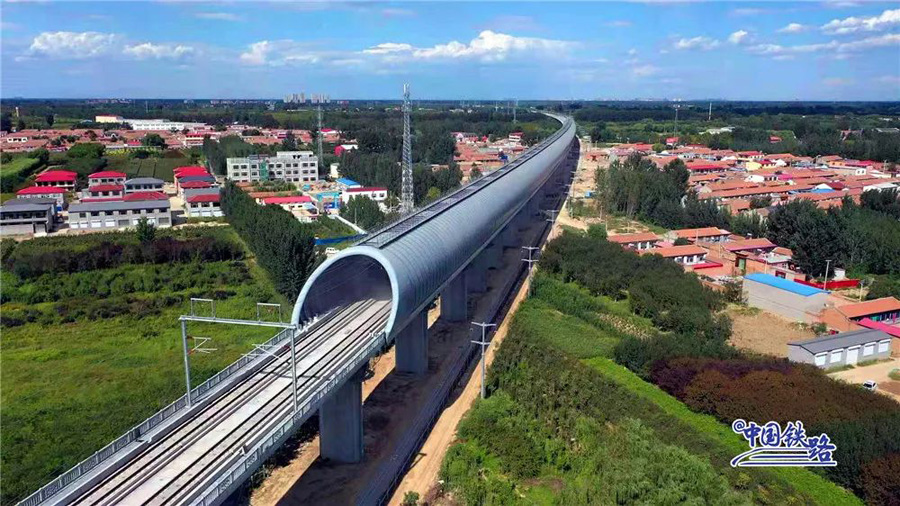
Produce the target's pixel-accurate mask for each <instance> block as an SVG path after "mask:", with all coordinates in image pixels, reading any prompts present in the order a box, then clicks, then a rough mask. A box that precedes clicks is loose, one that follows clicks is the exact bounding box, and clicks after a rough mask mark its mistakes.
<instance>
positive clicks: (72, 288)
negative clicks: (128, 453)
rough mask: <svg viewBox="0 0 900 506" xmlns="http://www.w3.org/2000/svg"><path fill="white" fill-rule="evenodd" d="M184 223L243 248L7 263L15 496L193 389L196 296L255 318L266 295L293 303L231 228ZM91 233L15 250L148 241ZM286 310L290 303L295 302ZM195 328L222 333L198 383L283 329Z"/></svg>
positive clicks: (6, 465) (6, 421)
mask: <svg viewBox="0 0 900 506" xmlns="http://www.w3.org/2000/svg"><path fill="white" fill-rule="evenodd" d="M172 234H173V235H175V234H176V233H174V232H173V233H172ZM178 234H182V236H179V237H177V239H178V240H185V239H195V240H200V241H201V243H200V244H202V243H203V241H209V240H210V239H212V240H216V241H221V242H222V243H226V242H227V243H231V244H235V243H236V245H237V246H238V249H237V250H233V251H236V254H234V253H233V254H232V258H231V259H228V260H220V261H203V260H201V259H199V258H196V257H195V258H194V259H193V260H191V259H190V255H188V256H187V257H186V258H180V259H179V260H183V261H175V262H169V263H163V264H158V263H128V262H127V261H119V260H117V262H118V263H117V264H115V265H113V266H111V267H108V268H89V267H90V265H88V264H85V265H86V267H77V266H75V267H71V268H70V271H72V270H75V271H77V272H67V273H60V272H44V273H43V274H42V273H40V272H36V271H34V270H23V269H21V268H20V269H12V270H11V269H8V268H6V266H5V268H4V270H3V274H2V275H3V279H2V281H3V286H4V293H3V305H2V307H0V309H2V312H3V316H4V319H3V329H2V331H3V354H2V363H0V381H2V384H3V390H2V395H0V405H2V409H3V429H4V430H3V433H2V445H3V449H4V451H3V454H2V460H0V470H2V474H3V478H4V486H3V490H2V503H3V504H11V503H13V502H15V501H17V500H20V499H22V498H23V497H25V496H26V495H27V494H28V493H30V492H32V491H33V490H35V489H37V488H38V487H40V486H41V485H42V484H43V483H45V482H47V481H49V480H50V479H52V478H53V477H54V476H56V475H57V474H59V473H61V472H64V471H65V470H67V469H68V468H70V467H71V466H73V465H74V464H76V463H77V462H79V461H80V460H82V459H84V458H85V457H87V456H89V455H91V454H92V453H93V452H94V451H96V450H98V449H100V448H101V447H103V446H104V445H105V444H106V443H108V442H109V441H110V440H112V439H114V438H115V437H118V436H119V435H120V434H121V433H123V432H124V431H126V430H127V429H129V428H130V427H132V426H134V425H136V424H138V423H140V422H141V421H142V420H143V419H145V418H146V417H147V416H149V415H151V414H153V413H154V412H155V411H157V410H158V409H160V408H162V407H164V406H166V405H167V404H169V403H170V402H172V401H173V400H175V399H176V398H178V397H180V396H181V395H183V393H184V388H185V385H184V369H183V362H182V344H181V332H180V327H179V323H178V316H179V315H181V314H185V313H187V312H188V311H189V303H188V299H189V298H190V297H208V298H215V299H216V314H217V315H219V316H228V317H235V318H255V303H256V302H280V303H285V302H286V301H285V300H283V298H282V297H281V296H279V295H278V294H277V293H276V292H275V290H274V289H273V287H272V285H271V282H270V280H269V279H268V277H267V275H266V274H265V273H264V272H263V271H262V270H261V269H260V268H259V267H257V266H256V264H255V261H254V260H253V259H252V258H250V257H249V256H248V255H249V254H248V253H247V252H246V249H245V248H244V246H243V243H242V242H240V240H239V239H238V238H237V235H236V234H235V233H234V231H233V230H232V229H231V228H230V227H210V228H206V227H198V228H195V229H192V230H190V231H189V232H178ZM185 235H188V236H192V237H184V236H185ZM85 237H86V238H59V239H78V240H77V241H74V242H72V243H71V245H66V244H65V243H64V242H63V241H56V240H51V241H48V242H46V243H44V244H42V245H40V244H38V245H35V244H30V243H34V242H35V241H29V242H28V243H22V244H21V245H19V246H16V248H17V249H18V248H19V247H22V248H24V250H23V251H13V253H12V255H9V256H8V258H7V260H10V259H12V260H15V259H23V258H26V257H27V256H35V255H50V254H56V255H60V253H59V250H61V249H67V250H71V251H72V252H73V253H74V254H75V258H78V257H81V256H84V255H89V256H97V254H96V253H95V254H93V255H92V254H91V252H92V251H102V250H98V249H97V248H98V246H97V243H98V242H102V241H107V242H113V243H118V244H129V243H133V242H136V241H134V239H133V234H130V233H120V234H98V235H97V237H89V236H85ZM52 239H57V238H52ZM212 249H215V248H212ZM54 252H56V253H54ZM242 252H243V253H242ZM4 256H7V254H6V252H4ZM42 258H46V257H42ZM53 258H61V257H59V256H57V257H53ZM20 267H21V266H20ZM13 270H16V271H21V272H22V275H17V274H16V273H14V272H13ZM284 310H285V314H287V311H289V310H290V308H288V307H287V306H285V309H284ZM200 311H203V312H206V311H209V308H208V307H202V308H199V309H198V312H200ZM188 333H189V334H190V335H191V336H197V337H209V338H211V341H209V342H207V343H206V344H205V345H204V347H206V348H212V349H213V350H212V351H211V352H210V353H193V354H192V355H191V375H192V377H191V379H192V382H193V384H194V385H196V384H199V383H200V382H202V381H204V380H205V379H206V378H208V377H210V376H211V375H213V374H214V373H215V372H217V371H219V370H221V369H222V368H223V367H224V366H226V365H227V364H229V363H230V362H232V361H234V360H235V359H237V358H238V357H239V356H240V355H242V354H243V353H246V352H247V351H249V350H251V349H252V343H259V342H262V341H264V340H266V339H268V338H269V337H271V336H272V335H273V334H274V332H273V330H272V329H267V328H254V327H246V326H241V327H237V326H226V325H214V324H189V325H188ZM195 342H196V341H194V340H191V344H192V345H193V344H194V343H195Z"/></svg>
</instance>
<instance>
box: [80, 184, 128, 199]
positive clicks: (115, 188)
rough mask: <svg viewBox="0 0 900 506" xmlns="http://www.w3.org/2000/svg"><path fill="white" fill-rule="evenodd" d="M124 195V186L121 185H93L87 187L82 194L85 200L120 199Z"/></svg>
mask: <svg viewBox="0 0 900 506" xmlns="http://www.w3.org/2000/svg"><path fill="white" fill-rule="evenodd" d="M124 195H125V186H124V185H121V184H95V185H93V186H89V187H88V189H87V190H85V192H84V197H86V198H92V199H97V198H122V197H123V196H124Z"/></svg>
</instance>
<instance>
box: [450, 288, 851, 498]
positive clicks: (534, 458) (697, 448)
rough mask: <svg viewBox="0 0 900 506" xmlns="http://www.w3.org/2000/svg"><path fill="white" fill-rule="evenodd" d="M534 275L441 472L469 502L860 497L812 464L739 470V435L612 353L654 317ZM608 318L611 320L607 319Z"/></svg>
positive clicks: (460, 495) (646, 328)
mask: <svg viewBox="0 0 900 506" xmlns="http://www.w3.org/2000/svg"><path fill="white" fill-rule="evenodd" d="M622 309H623V305H622V303H621V302H613V301H610V300H609V299H606V298H600V297H593V296H591V295H590V294H588V293H587V291H586V290H584V289H582V288H580V287H578V286H577V285H575V284H564V283H562V282H561V281H558V280H556V279H554V278H552V277H550V276H547V275H540V274H539V275H538V276H537V277H536V283H535V292H534V295H533V296H532V297H531V298H530V299H529V300H527V301H526V302H525V303H524V304H523V305H522V306H520V309H519V310H518V312H517V313H516V314H515V316H514V320H513V324H512V325H511V328H510V333H509V335H508V336H507V337H506V339H505V340H504V342H503V344H502V345H501V347H500V349H499V350H498V354H497V357H496V360H495V362H494V365H493V367H492V369H491V371H490V378H489V385H490V390H491V391H492V396H491V398H489V399H488V400H486V401H481V402H479V403H478V404H476V407H475V408H474V409H473V410H472V411H471V412H470V414H469V415H468V416H467V418H466V420H464V422H463V423H462V424H461V426H460V429H459V436H460V441H459V442H458V443H457V444H456V445H454V446H453V447H452V448H451V450H450V452H449V453H448V456H447V458H446V460H445V461H444V465H443V469H442V478H443V479H444V480H446V487H448V488H449V490H451V491H452V492H453V493H454V495H455V497H456V498H458V499H460V500H462V501H463V502H465V503H467V504H508V503H513V502H524V503H532V504H567V505H571V504H609V503H644V504H662V503H666V504H671V503H679V502H690V503H692V504H746V503H765V504H826V505H844V504H861V502H860V501H859V500H858V499H857V498H856V497H855V496H853V495H852V494H850V493H849V492H847V491H845V490H843V489H841V488H840V487H838V486H836V485H834V484H833V483H831V482H829V481H828V480H826V479H824V478H823V477H821V476H820V475H818V474H815V473H814V472H811V471H808V470H805V469H798V468H793V469H749V468H741V469H735V468H732V467H731V466H730V465H729V461H730V459H731V458H732V457H734V456H735V455H737V454H739V453H741V452H742V451H745V450H746V449H747V447H746V444H745V443H744V441H743V439H742V438H741V436H739V435H737V434H734V433H733V432H732V431H731V430H730V428H729V427H727V426H726V425H724V424H722V423H720V422H718V421H717V420H716V419H715V418H713V417H711V416H707V415H701V414H697V413H693V412H691V411H690V409H688V407H687V406H685V405H684V404H683V403H681V402H680V401H678V400H677V399H675V398H674V397H672V396H670V395H668V394H666V393H665V392H663V391H662V390H660V389H659V388H657V387H656V386H654V385H652V384H649V383H647V382H645V381H643V380H642V379H641V378H640V377H638V376H637V375H635V374H634V373H632V372H630V371H628V370H627V369H625V368H624V367H622V366H620V365H617V364H615V363H614V362H612V361H611V360H610V358H609V357H610V356H611V347H612V346H614V345H615V342H617V341H618V340H619V339H621V338H622V336H624V335H627V334H629V333H631V332H632V331H634V329H643V330H646V331H648V332H650V331H651V330H648V328H649V320H646V319H643V318H638V317H635V316H633V315H631V314H626V313H624V312H623V311H622ZM617 313H618V314H617ZM610 316H614V317H616V318H615V319H610Z"/></svg>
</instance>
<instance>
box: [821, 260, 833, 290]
mask: <svg viewBox="0 0 900 506" xmlns="http://www.w3.org/2000/svg"><path fill="white" fill-rule="evenodd" d="M829 267H831V260H825V283H824V284H823V285H822V290H828V268H829Z"/></svg>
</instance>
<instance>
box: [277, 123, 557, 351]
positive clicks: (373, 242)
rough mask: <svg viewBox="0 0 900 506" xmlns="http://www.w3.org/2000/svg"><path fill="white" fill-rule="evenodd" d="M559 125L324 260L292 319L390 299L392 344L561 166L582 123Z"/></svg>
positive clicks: (309, 283)
mask: <svg viewBox="0 0 900 506" xmlns="http://www.w3.org/2000/svg"><path fill="white" fill-rule="evenodd" d="M557 119H559V120H560V121H561V122H562V123H563V126H562V128H560V130H559V131H557V132H556V133H555V134H554V135H553V136H552V137H551V138H549V139H547V140H546V141H545V142H543V143H541V144H540V145H538V146H536V147H534V148H532V149H531V150H528V151H526V153H524V154H523V155H522V156H521V157H520V158H519V159H517V160H515V161H513V162H511V163H510V164H508V165H506V166H504V167H503V168H501V169H498V170H497V171H495V172H493V173H491V174H489V175H487V176H485V177H483V178H481V179H479V180H476V181H475V182H473V183H472V184H469V185H466V186H465V187H462V188H460V189H459V190H457V191H456V192H454V193H451V194H449V195H447V196H445V197H444V198H442V199H440V200H438V201H437V202H435V203H433V204H431V205H429V206H427V207H425V208H422V209H419V210H417V211H416V212H415V213H413V214H411V215H410V216H408V217H406V218H404V219H403V220H401V221H399V222H397V223H396V224H394V225H392V226H389V227H387V228H386V229H384V230H382V231H380V232H377V233H375V234H372V235H370V236H368V237H367V238H366V239H364V240H363V241H361V242H360V243H359V244H358V245H356V246H353V247H351V248H348V249H346V250H344V251H343V252H341V253H339V254H337V255H335V256H334V257H332V258H330V259H329V260H327V261H325V262H324V263H323V264H322V265H320V266H319V267H318V268H317V269H316V271H315V272H313V274H312V275H311V276H310V278H309V280H307V282H306V285H305V286H304V287H303V290H302V291H301V293H300V296H299V297H298V299H297V303H296V305H295V307H294V312H293V316H292V318H293V321H295V322H303V321H307V320H309V319H310V318H312V317H314V316H316V315H319V314H323V313H325V312H326V311H329V310H331V309H334V308H337V307H341V306H344V305H347V304H349V303H351V302H354V301H358V300H363V299H369V298H371V299H378V300H390V301H391V306H392V307H391V316H390V318H389V320H388V323H387V327H386V329H385V332H386V334H387V336H388V339H393V337H394V335H395V334H396V333H397V332H398V331H400V330H401V329H403V328H404V326H405V325H406V324H407V323H408V322H409V321H410V320H411V319H412V317H413V316H415V315H416V314H417V313H418V312H419V311H421V310H422V309H423V308H425V307H426V306H427V305H428V304H430V303H431V301H432V300H434V298H435V297H436V296H437V295H438V294H439V293H440V291H441V290H442V289H443V288H444V287H445V286H446V285H447V284H448V283H449V282H450V281H451V280H453V279H454V278H455V277H456V276H457V275H459V274H460V273H461V272H462V271H463V270H464V269H465V267H466V266H467V265H468V264H469V263H470V262H471V261H472V260H473V259H474V258H475V257H476V256H477V255H478V254H479V253H480V252H481V251H482V250H483V249H484V248H485V247H487V246H488V245H489V244H490V242H491V240H492V239H493V238H494V236H496V235H497V234H499V233H500V232H502V231H503V229H504V227H505V226H506V225H507V224H508V223H509V222H510V221H511V220H512V219H513V218H515V216H516V215H517V214H518V213H519V211H521V210H522V208H523V207H525V206H526V205H527V204H528V202H529V200H531V199H532V197H534V196H535V195H536V194H537V193H538V192H539V191H541V189H542V187H543V186H544V185H545V184H546V183H547V181H548V179H550V177H551V176H553V175H554V173H555V171H557V169H559V168H560V167H561V165H562V163H563V162H564V160H565V158H566V155H567V154H568V151H569V147H570V145H571V143H572V142H573V140H574V138H575V123H574V122H573V121H572V120H571V119H570V118H563V117H557Z"/></svg>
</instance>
